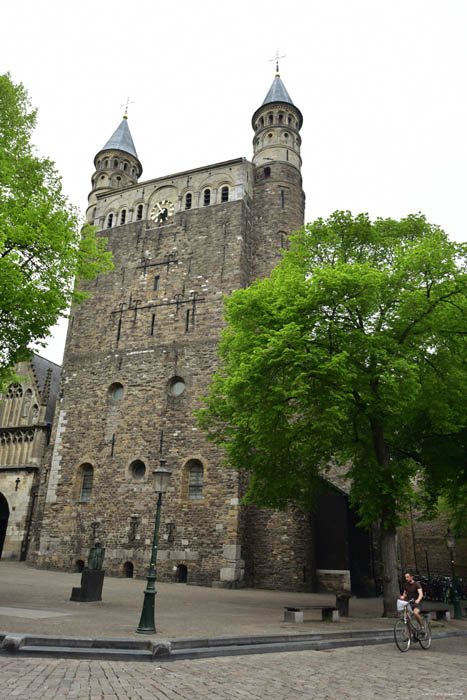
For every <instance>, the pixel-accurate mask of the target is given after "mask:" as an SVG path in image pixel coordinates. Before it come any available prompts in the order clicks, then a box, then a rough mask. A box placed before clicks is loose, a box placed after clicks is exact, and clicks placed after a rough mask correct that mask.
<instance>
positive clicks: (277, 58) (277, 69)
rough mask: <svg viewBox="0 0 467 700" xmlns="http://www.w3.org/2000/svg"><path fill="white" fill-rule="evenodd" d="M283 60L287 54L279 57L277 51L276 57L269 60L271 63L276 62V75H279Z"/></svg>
mask: <svg viewBox="0 0 467 700" xmlns="http://www.w3.org/2000/svg"><path fill="white" fill-rule="evenodd" d="M281 58H285V54H284V55H283V56H279V51H276V55H275V57H274V58H270V59H269V63H271V61H275V62H276V73H279V59H281Z"/></svg>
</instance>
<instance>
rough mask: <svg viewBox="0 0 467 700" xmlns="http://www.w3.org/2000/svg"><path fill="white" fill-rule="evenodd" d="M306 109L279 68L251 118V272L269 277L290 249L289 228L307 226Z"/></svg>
mask: <svg viewBox="0 0 467 700" xmlns="http://www.w3.org/2000/svg"><path fill="white" fill-rule="evenodd" d="M302 124H303V117H302V113H301V112H300V110H299V109H298V107H296V106H295V105H294V103H293V102H292V99H291V97H290V95H289V93H288V92H287V90H286V89H285V86H284V83H283V82H282V80H281V78H280V75H279V73H278V72H277V73H276V75H275V77H274V81H273V83H272V85H271V87H270V89H269V92H268V93H267V95H266V97H265V99H264V101H263V103H262V105H261V107H259V108H258V109H257V110H256V111H255V113H254V114H253V118H252V125H253V129H254V132H255V135H254V138H253V165H254V166H255V167H254V187H253V200H254V205H253V232H254V234H253V235H254V238H255V245H254V253H253V257H252V277H253V279H254V278H255V277H266V276H267V275H269V274H270V272H271V270H272V269H273V267H275V265H277V263H278V262H279V260H280V259H281V249H286V248H288V245H289V240H288V237H289V235H290V233H291V232H292V231H294V230H297V229H299V228H300V227H301V226H303V223H304V216H305V194H304V192H303V189H302V176H301V172H300V170H301V165H302V159H301V156H300V146H301V137H300V133H299V132H300V129H301V127H302Z"/></svg>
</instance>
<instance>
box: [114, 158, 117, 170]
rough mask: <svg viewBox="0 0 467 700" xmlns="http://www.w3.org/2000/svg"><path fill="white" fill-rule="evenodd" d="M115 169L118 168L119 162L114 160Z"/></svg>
mask: <svg viewBox="0 0 467 700" xmlns="http://www.w3.org/2000/svg"><path fill="white" fill-rule="evenodd" d="M114 168H118V160H114Z"/></svg>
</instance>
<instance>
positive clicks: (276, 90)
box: [262, 73, 293, 106]
mask: <svg viewBox="0 0 467 700" xmlns="http://www.w3.org/2000/svg"><path fill="white" fill-rule="evenodd" d="M271 102H287V103H288V104H289V105H293V102H292V99H291V97H290V95H289V93H288V92H287V90H286V89H285V85H284V83H283V82H282V80H281V77H280V75H279V73H276V76H275V78H274V80H273V82H272V85H271V87H270V88H269V92H268V94H267V95H266V97H265V98H264V102H263V105H262V106H264V105H268V104H270V103H271Z"/></svg>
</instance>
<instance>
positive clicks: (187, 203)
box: [185, 192, 192, 209]
mask: <svg viewBox="0 0 467 700" xmlns="http://www.w3.org/2000/svg"><path fill="white" fill-rule="evenodd" d="M191 201H192V195H191V192H188V194H187V196H186V197H185V209H191Z"/></svg>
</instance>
